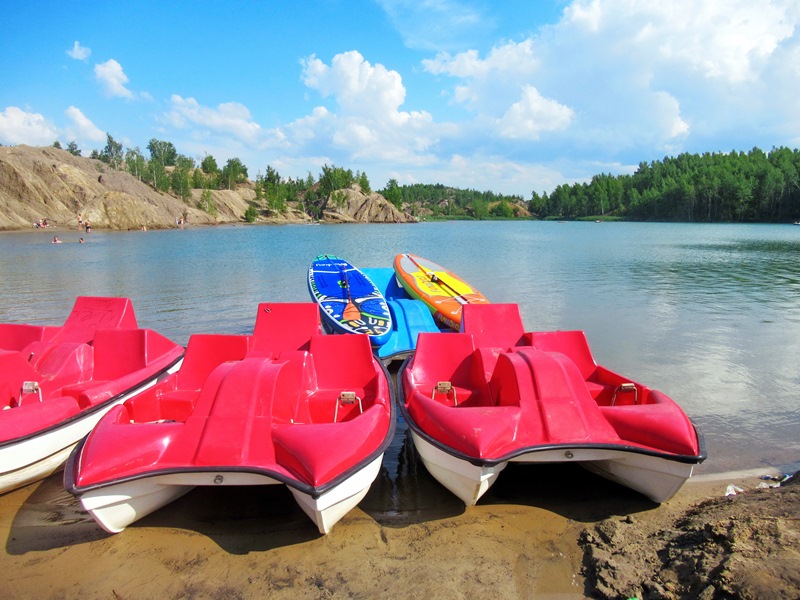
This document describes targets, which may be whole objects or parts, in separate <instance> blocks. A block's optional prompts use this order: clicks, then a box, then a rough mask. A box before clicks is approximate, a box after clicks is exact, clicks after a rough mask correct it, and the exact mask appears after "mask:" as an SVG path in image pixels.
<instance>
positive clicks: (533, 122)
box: [497, 85, 575, 140]
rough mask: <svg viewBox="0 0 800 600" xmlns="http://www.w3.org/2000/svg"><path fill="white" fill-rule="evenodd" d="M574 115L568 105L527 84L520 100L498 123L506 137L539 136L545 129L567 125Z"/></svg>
mask: <svg viewBox="0 0 800 600" xmlns="http://www.w3.org/2000/svg"><path fill="white" fill-rule="evenodd" d="M574 115H575V112H574V111H573V110H572V109H571V108H569V107H568V106H564V105H563V104H559V103H558V102H556V101H555V100H549V99H547V98H544V97H542V95H541V94H540V93H539V92H538V90H537V89H536V88H535V87H533V86H531V85H526V86H525V87H524V88H523V90H522V97H521V98H520V100H519V101H518V102H515V103H514V104H512V105H511V107H510V108H509V109H508V110H507V111H506V113H505V114H504V115H503V116H502V117H501V118H500V119H499V120H498V122H497V125H498V127H499V130H500V134H501V135H503V136H504V137H508V138H517V139H529V140H537V139H539V135H540V134H541V133H542V132H543V131H558V130H559V129H565V128H567V127H568V126H569V124H570V123H571V122H572V118H573V117H574Z"/></svg>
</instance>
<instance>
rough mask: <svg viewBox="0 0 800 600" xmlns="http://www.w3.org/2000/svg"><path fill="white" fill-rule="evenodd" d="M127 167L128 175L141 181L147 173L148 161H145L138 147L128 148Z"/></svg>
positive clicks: (126, 155) (126, 154)
mask: <svg viewBox="0 0 800 600" xmlns="http://www.w3.org/2000/svg"><path fill="white" fill-rule="evenodd" d="M125 167H126V169H127V170H128V173H130V174H131V175H133V176H134V177H136V179H138V180H139V181H141V180H142V177H144V174H145V172H146V171H147V160H145V158H144V156H143V155H142V153H141V151H140V150H139V148H138V147H136V148H128V150H127V152H125Z"/></svg>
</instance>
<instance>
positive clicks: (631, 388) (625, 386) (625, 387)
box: [611, 383, 639, 406]
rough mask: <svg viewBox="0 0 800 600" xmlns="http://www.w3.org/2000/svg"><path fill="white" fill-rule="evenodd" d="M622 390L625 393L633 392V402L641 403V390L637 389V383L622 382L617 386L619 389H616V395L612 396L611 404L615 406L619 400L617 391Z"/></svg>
mask: <svg viewBox="0 0 800 600" xmlns="http://www.w3.org/2000/svg"><path fill="white" fill-rule="evenodd" d="M618 392H622V393H623V394H629V393H630V392H633V403H634V404H639V390H637V389H636V384H635V383H621V384H619V385H618V386H617V389H615V390H614V396H612V398H611V406H614V403H615V402H616V401H617V393H618Z"/></svg>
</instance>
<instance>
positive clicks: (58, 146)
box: [53, 140, 63, 150]
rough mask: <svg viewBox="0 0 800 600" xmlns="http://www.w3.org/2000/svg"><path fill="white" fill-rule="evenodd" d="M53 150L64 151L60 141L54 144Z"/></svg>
mask: <svg viewBox="0 0 800 600" xmlns="http://www.w3.org/2000/svg"><path fill="white" fill-rule="evenodd" d="M53 148H58V149H59V150H63V148H62V147H61V142H59V141H58V140H56V141H55V142H53Z"/></svg>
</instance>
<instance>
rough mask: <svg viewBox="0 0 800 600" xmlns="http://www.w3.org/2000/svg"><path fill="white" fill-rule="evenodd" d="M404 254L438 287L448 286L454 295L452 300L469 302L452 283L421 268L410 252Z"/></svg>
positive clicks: (463, 302)
mask: <svg viewBox="0 0 800 600" xmlns="http://www.w3.org/2000/svg"><path fill="white" fill-rule="evenodd" d="M406 256H407V257H408V260H410V261H411V262H412V263H414V264H415V265H416V266H417V268H418V269H419V270H420V271H421V272H423V273H424V274H425V275H427V276H428V277H430V279H431V281H432V282H433V283H435V284H437V285H438V286H439V287H448V288H450V290H451V291H452V292H453V294H455V296H453V299H454V300H457V301H458V302H460V303H461V304H469V300H467V299H466V298H464V296H462V295H461V294H460V293H459V292H458V290H457V289H455V288H454V287H453V286H452V285H450V284H449V283H447V282H446V281H445V280H444V279H442V278H441V277H439V276H438V275H437V274H436V273H434V272H433V271H426V270H425V269H423V268H422V265H421V264H419V263H418V262H417V261H415V260H414V259H413V258H412V257H411V255H410V254H406Z"/></svg>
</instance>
